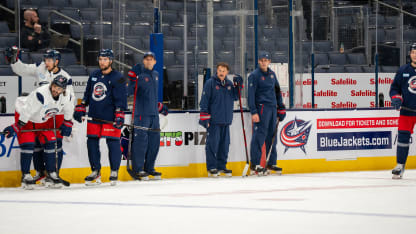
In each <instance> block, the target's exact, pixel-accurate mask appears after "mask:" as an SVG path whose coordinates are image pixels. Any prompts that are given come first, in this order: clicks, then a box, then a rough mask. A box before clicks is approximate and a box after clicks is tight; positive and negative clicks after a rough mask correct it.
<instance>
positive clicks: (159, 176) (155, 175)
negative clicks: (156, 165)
mask: <svg viewBox="0 0 416 234" xmlns="http://www.w3.org/2000/svg"><path fill="white" fill-rule="evenodd" d="M148 174H149V175H150V176H152V177H153V179H154V180H161V179H162V173H160V172H158V171H152V172H148Z"/></svg>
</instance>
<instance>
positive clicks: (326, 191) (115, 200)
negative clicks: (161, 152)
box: [0, 170, 416, 234]
mask: <svg viewBox="0 0 416 234" xmlns="http://www.w3.org/2000/svg"><path fill="white" fill-rule="evenodd" d="M260 232H261V233H319V234H323V233H331V234H333V233H366V234H369V233H374V234H381V233H388V234H392V233H416V170H407V171H406V172H405V177H404V179H402V180H392V179H391V172H390V171H375V172H345V173H321V174H289V175H283V176H267V177H249V178H244V179H243V178H241V177H233V178H198V179H165V180H161V181H143V182H140V181H131V182H119V184H118V185H117V186H113V187H112V186H110V185H109V184H102V185H99V186H94V187H86V186H85V185H83V184H82V185H81V184H73V185H71V187H69V188H63V189H60V190H57V189H44V188H37V189H35V190H32V191H27V190H22V189H20V188H2V189H0V233H1V234H9V233H33V234H34V233H43V234H44V233H62V234H64V233H65V234H66V233H68V234H81V233H100V234H101V233H144V234H148V233H168V234H172V233H209V234H213V233H227V234H228V233H260Z"/></svg>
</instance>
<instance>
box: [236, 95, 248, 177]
mask: <svg viewBox="0 0 416 234" xmlns="http://www.w3.org/2000/svg"><path fill="white" fill-rule="evenodd" d="M238 100H239V102H240V113H241V124H242V127H243V136H244V147H245V150H246V165H245V166H244V169H243V175H242V176H243V177H245V176H247V171H248V168H249V165H250V163H249V157H248V150H247V139H246V130H245V128H244V115H243V106H242V105H241V91H240V87H238Z"/></svg>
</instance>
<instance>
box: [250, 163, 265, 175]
mask: <svg viewBox="0 0 416 234" xmlns="http://www.w3.org/2000/svg"><path fill="white" fill-rule="evenodd" d="M250 175H258V176H263V175H264V168H263V167H262V166H260V165H251V166H250Z"/></svg>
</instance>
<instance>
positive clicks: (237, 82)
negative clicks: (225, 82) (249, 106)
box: [233, 74, 244, 89]
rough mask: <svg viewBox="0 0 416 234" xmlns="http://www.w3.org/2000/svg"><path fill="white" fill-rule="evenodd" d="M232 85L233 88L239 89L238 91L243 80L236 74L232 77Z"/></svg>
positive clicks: (241, 86)
mask: <svg viewBox="0 0 416 234" xmlns="http://www.w3.org/2000/svg"><path fill="white" fill-rule="evenodd" d="M233 83H234V86H235V87H239V88H240V89H242V88H243V87H244V85H243V78H242V77H241V76H240V75H238V74H236V75H234V78H233Z"/></svg>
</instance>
